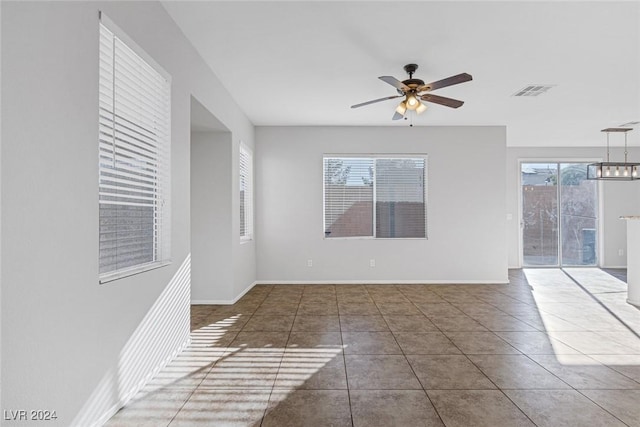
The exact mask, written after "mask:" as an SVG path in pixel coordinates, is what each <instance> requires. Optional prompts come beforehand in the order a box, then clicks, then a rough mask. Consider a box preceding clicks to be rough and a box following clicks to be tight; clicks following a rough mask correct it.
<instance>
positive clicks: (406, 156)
mask: <svg viewBox="0 0 640 427" xmlns="http://www.w3.org/2000/svg"><path fill="white" fill-rule="evenodd" d="M349 158H351V159H372V160H373V168H374V169H373V189H372V191H373V199H372V210H373V212H372V235H371V236H337V237H329V236H327V235H326V207H327V206H326V182H325V176H324V174H325V169H324V164H325V160H326V159H337V160H340V159H349ZM378 159H389V160H393V159H420V160H423V161H424V185H423V200H424V237H378V236H377V235H376V234H377V227H376V225H377V213H376V210H377V209H376V202H377V201H376V198H377V181H378V180H377V179H376V160H378ZM428 184H429V178H428V154H427V153H402V154H399V153H375V154H374V153H349V154H344V153H338V154H336V153H325V154H323V155H322V234H323V240H428V239H429V228H428V226H429V203H428V198H427V196H428Z"/></svg>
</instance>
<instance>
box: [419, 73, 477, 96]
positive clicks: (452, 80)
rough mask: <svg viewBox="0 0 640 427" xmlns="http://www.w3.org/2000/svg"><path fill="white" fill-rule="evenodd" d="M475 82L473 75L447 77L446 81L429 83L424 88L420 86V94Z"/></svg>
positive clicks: (464, 74) (463, 74)
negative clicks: (471, 81)
mask: <svg viewBox="0 0 640 427" xmlns="http://www.w3.org/2000/svg"><path fill="white" fill-rule="evenodd" d="M470 80H473V77H472V76H471V74H467V73H462V74H458V75H455V76H451V77H447V78H446V79H442V80H438V81H436V82H432V83H427V84H426V85H424V86H420V87H419V88H418V92H424V91H429V90H436V89H440V88H443V87H447V86H453V85H457V84H460V83H464V82H468V81H470Z"/></svg>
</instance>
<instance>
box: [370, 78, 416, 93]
mask: <svg viewBox="0 0 640 427" xmlns="http://www.w3.org/2000/svg"><path fill="white" fill-rule="evenodd" d="M378 78H379V79H380V80H382V81H383V82H385V83H389V84H390V85H391V86H393V87H395V88H396V89H398V90H401V91H403V92H406V91H408V90H411V88H410V87H409V86H407V85H406V84H404V83H402V82H401V81H400V80H398V79H396V78H395V77H392V76H380V77H378Z"/></svg>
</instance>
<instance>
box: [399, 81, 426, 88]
mask: <svg viewBox="0 0 640 427" xmlns="http://www.w3.org/2000/svg"><path fill="white" fill-rule="evenodd" d="M402 83H404V84H405V85H407V86H409V87H410V88H412V89H415V88H417V87H418V86H424V81H422V80H420V79H407V80H404V81H403V82H402Z"/></svg>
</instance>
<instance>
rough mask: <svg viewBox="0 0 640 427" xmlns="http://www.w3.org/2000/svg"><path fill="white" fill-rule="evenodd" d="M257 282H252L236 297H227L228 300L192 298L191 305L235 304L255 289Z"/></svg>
mask: <svg viewBox="0 0 640 427" xmlns="http://www.w3.org/2000/svg"><path fill="white" fill-rule="evenodd" d="M257 284H258V282H253V283H252V284H250V285H249V286H247V288H246V289H245V290H244V291H242V292H240V294H239V295H238V296H237V297H235V298H234V299H227V300H225V299H194V300H191V305H233V304H235V303H237V302H238V301H239V300H240V298H242V297H243V296H245V294H246V293H247V292H249V291H250V290H251V289H253V287H254V286H255V285H257Z"/></svg>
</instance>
